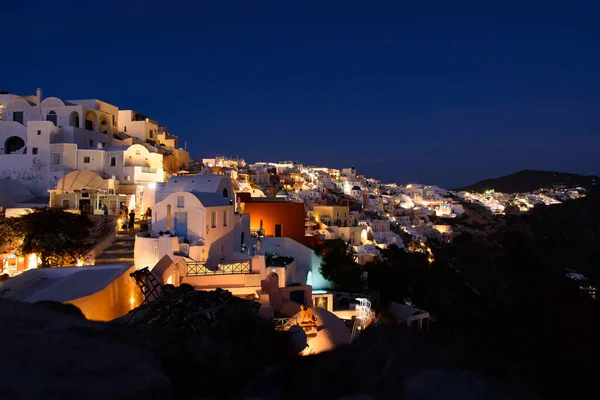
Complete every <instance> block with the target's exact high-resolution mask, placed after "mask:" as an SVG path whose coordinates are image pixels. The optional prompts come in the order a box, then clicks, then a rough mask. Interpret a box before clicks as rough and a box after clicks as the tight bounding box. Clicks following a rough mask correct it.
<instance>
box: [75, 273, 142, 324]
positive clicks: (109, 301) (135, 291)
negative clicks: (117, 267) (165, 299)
mask: <svg viewBox="0 0 600 400" xmlns="http://www.w3.org/2000/svg"><path fill="white" fill-rule="evenodd" d="M133 271H135V267H134V266H132V267H131V268H130V269H128V270H127V271H126V272H125V273H123V274H122V275H121V276H119V277H118V278H117V279H115V280H114V281H112V282H111V283H110V284H109V285H108V286H107V287H105V288H104V289H102V290H100V291H98V292H96V293H93V294H91V295H89V296H85V297H80V298H78V299H75V300H70V301H67V302H65V303H67V304H73V305H74V306H77V307H78V308H79V309H80V310H81V311H82V312H83V315H85V317H86V318H87V319H91V320H95V321H111V320H113V319H115V318H119V317H122V316H123V315H125V314H127V313H128V312H129V311H130V310H132V309H133V308H135V307H137V306H139V305H140V304H141V303H142V301H143V300H144V298H143V295H142V292H141V291H140V289H139V288H138V286H137V285H136V283H135V281H134V280H133V278H132V277H130V276H129V274H130V273H132V272H133Z"/></svg>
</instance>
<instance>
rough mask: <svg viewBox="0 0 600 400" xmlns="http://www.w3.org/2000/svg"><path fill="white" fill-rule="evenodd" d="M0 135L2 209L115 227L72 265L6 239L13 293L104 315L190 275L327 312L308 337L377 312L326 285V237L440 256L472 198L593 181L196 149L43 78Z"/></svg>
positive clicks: (500, 197) (5, 119)
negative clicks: (507, 189)
mask: <svg viewBox="0 0 600 400" xmlns="http://www.w3.org/2000/svg"><path fill="white" fill-rule="evenodd" d="M0 144H1V145H2V146H3V147H2V148H1V149H0V151H1V153H2V154H0V166H1V167H2V168H0V170H1V171H2V172H1V174H2V179H0V206H1V207H2V217H3V218H11V217H14V218H18V217H19V216H22V215H25V214H27V213H29V212H30V211H31V210H35V209H38V208H46V207H49V208H51V209H60V210H64V211H66V212H69V213H75V214H81V215H87V216H89V218H90V219H91V220H92V221H93V222H94V223H96V224H100V225H103V226H108V227H109V229H108V233H105V232H103V235H104V236H102V237H99V238H96V239H94V243H95V244H94V245H93V246H92V247H91V248H90V249H89V250H87V251H86V252H85V254H82V256H81V257H80V258H78V259H75V260H73V262H72V263H71V264H70V265H64V266H63V268H50V269H48V268H43V269H41V268H39V267H40V263H41V261H40V257H39V256H38V255H37V254H34V253H30V254H22V253H20V252H19V251H18V250H17V249H16V248H15V247H14V246H12V247H11V246H8V247H6V248H4V249H3V250H2V251H3V253H2V254H1V255H0V261H1V263H0V266H1V267H2V269H1V274H2V275H3V276H4V278H3V279H4V282H3V283H2V284H1V285H2V290H3V292H2V293H3V295H4V297H7V298H12V299H16V300H23V301H28V302H37V301H47V300H50V301H58V302H63V303H69V304H73V305H76V306H78V307H79V308H80V309H81V310H82V312H83V313H84V315H85V316H86V317H87V318H89V319H95V320H105V321H106V320H112V319H115V318H120V317H123V316H124V315H126V314H128V313H129V312H130V311H131V310H137V309H138V308H139V307H138V306H140V305H144V304H148V303H149V302H151V301H153V300H156V299H157V298H158V296H159V293H160V291H161V288H164V287H166V286H171V285H172V286H176V287H180V286H182V285H184V286H185V287H189V288H193V289H195V290H202V291H214V290H226V291H228V292H229V293H231V294H232V295H234V296H236V297H240V298H243V299H247V300H250V301H253V302H256V304H257V310H258V311H257V312H258V313H259V315H260V316H261V317H263V318H265V319H272V320H277V319H278V318H283V320H282V323H283V325H285V326H286V327H287V328H289V323H290V320H289V319H290V318H295V319H296V320H297V319H298V318H299V316H302V315H305V314H302V312H304V311H303V309H302V308H301V307H302V306H310V307H313V306H314V307H315V308H314V310H315V311H314V314H315V315H316V318H317V320H318V321H321V322H319V323H323V321H329V326H332V327H333V328H330V329H329V330H324V331H323V332H322V333H319V335H318V340H313V343H312V345H310V346H308V347H309V348H310V352H312V353H314V352H320V351H324V350H327V349H329V348H332V347H335V346H336V345H338V344H340V343H347V342H349V341H350V340H351V336H352V337H353V336H354V335H355V334H356V332H355V331H356V327H357V326H359V328H358V329H359V330H360V329H361V327H362V328H364V327H365V325H366V324H368V323H375V322H376V321H375V316H374V314H373V313H372V311H371V309H370V301H367V300H365V301H363V302H359V301H358V300H356V299H355V298H354V297H353V295H352V294H347V296H348V297H349V298H350V304H346V306H345V308H340V306H339V304H340V301H339V300H340V296H342V297H343V296H344V295H343V294H342V295H340V294H339V293H335V292H333V291H331V289H332V285H331V282H329V281H327V280H326V279H325V278H324V277H323V275H322V273H321V269H320V267H321V261H322V260H321V257H320V256H319V255H317V253H316V252H315V249H316V248H318V247H319V246H320V245H321V244H322V243H323V242H324V241H329V240H335V239H339V240H341V241H343V242H345V243H346V245H347V246H348V247H349V249H350V250H351V254H352V255H353V257H354V261H355V262H356V263H357V264H358V265H365V264H367V263H369V262H371V261H374V260H377V259H378V258H379V256H380V255H381V254H382V251H384V250H385V249H388V248H390V247H392V246H397V247H398V248H400V249H404V251H406V252H411V253H423V254H424V255H425V256H426V257H427V260H428V261H429V263H430V264H431V263H432V262H433V261H434V259H435V254H434V252H433V250H432V246H431V245H430V243H431V242H432V241H435V242H436V243H441V244H445V243H446V244H447V243H451V242H452V240H453V238H454V236H455V234H456V232H454V231H453V225H455V224H454V223H452V222H453V221H455V220H457V219H460V218H461V217H462V216H463V214H464V213H465V208H464V205H465V204H467V203H469V202H472V203H477V204H480V205H483V206H484V207H486V208H487V209H489V210H490V211H491V212H492V213H493V214H503V213H505V212H506V211H507V210H510V207H511V206H515V207H513V208H516V209H517V210H518V212H526V211H527V210H529V209H531V208H532V207H534V206H535V205H536V204H547V205H548V204H557V203H560V202H562V201H565V200H568V199H576V198H579V197H582V196H585V190H584V189H583V188H580V187H577V188H564V187H563V188H552V189H547V190H546V189H540V190H539V191H536V192H533V193H520V194H510V195H509V194H503V193H497V192H493V191H488V192H485V193H475V192H467V191H457V192H449V191H447V190H445V189H442V188H440V187H437V186H431V185H423V184H416V183H413V184H407V185H398V184H395V183H384V182H381V181H379V180H376V179H374V178H369V177H366V176H364V175H362V174H361V173H360V171H357V170H356V169H355V168H353V167H349V168H343V169H333V168H328V167H325V166H314V165H304V164H303V163H301V162H296V161H282V162H273V161H264V162H254V163H247V162H246V161H245V160H243V159H232V158H227V157H223V156H217V157H212V158H202V159H197V160H196V159H194V158H192V157H190V154H189V153H188V151H187V150H186V149H185V146H183V148H182V147H181V145H180V140H179V138H178V137H177V136H176V135H174V134H172V133H170V132H169V130H168V129H167V128H166V127H165V126H162V125H161V124H159V122H157V121H154V120H152V119H150V118H149V117H148V116H146V115H145V114H143V113H140V112H137V111H133V110H121V109H119V108H118V107H117V106H115V105H111V104H108V103H106V102H103V101H100V100H97V99H85V100H61V99H58V98H56V97H48V98H44V97H43V92H42V90H41V89H38V90H37V93H36V95H33V96H19V95H15V94H9V93H1V94H0ZM465 202H466V203H465ZM114 293H117V295H115V294H114ZM394 312H395V313H396V316H397V317H398V319H399V320H401V321H404V323H406V324H407V325H409V326H410V325H411V324H415V325H416V326H418V327H420V328H424V327H426V326H427V325H428V318H429V314H428V313H427V312H426V311H422V310H418V309H415V308H412V307H411V306H410V305H402V304H397V307H396V308H395V309H394ZM357 320H358V321H359V323H358V325H357V322H356V321H357ZM353 321H354V322H353ZM286 324H288V325H286ZM361 324H362V325H361ZM309 344H310V343H309Z"/></svg>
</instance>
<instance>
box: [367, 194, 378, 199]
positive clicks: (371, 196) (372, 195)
mask: <svg viewBox="0 0 600 400" xmlns="http://www.w3.org/2000/svg"><path fill="white" fill-rule="evenodd" d="M369 198H370V199H376V198H377V197H375V195H374V194H370V195H369Z"/></svg>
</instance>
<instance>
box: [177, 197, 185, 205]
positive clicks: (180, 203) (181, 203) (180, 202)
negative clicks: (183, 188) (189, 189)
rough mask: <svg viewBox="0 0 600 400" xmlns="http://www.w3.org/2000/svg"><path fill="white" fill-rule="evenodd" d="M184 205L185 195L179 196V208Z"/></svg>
mask: <svg viewBox="0 0 600 400" xmlns="http://www.w3.org/2000/svg"><path fill="white" fill-rule="evenodd" d="M184 207H185V197H183V196H177V208H184Z"/></svg>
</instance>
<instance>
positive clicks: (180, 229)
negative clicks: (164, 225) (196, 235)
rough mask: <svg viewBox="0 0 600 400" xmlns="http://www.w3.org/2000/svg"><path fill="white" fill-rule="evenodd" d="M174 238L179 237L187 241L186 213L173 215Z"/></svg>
mask: <svg viewBox="0 0 600 400" xmlns="http://www.w3.org/2000/svg"><path fill="white" fill-rule="evenodd" d="M175 236H181V237H183V238H184V239H185V240H187V213H186V212H176V213H175Z"/></svg>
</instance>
